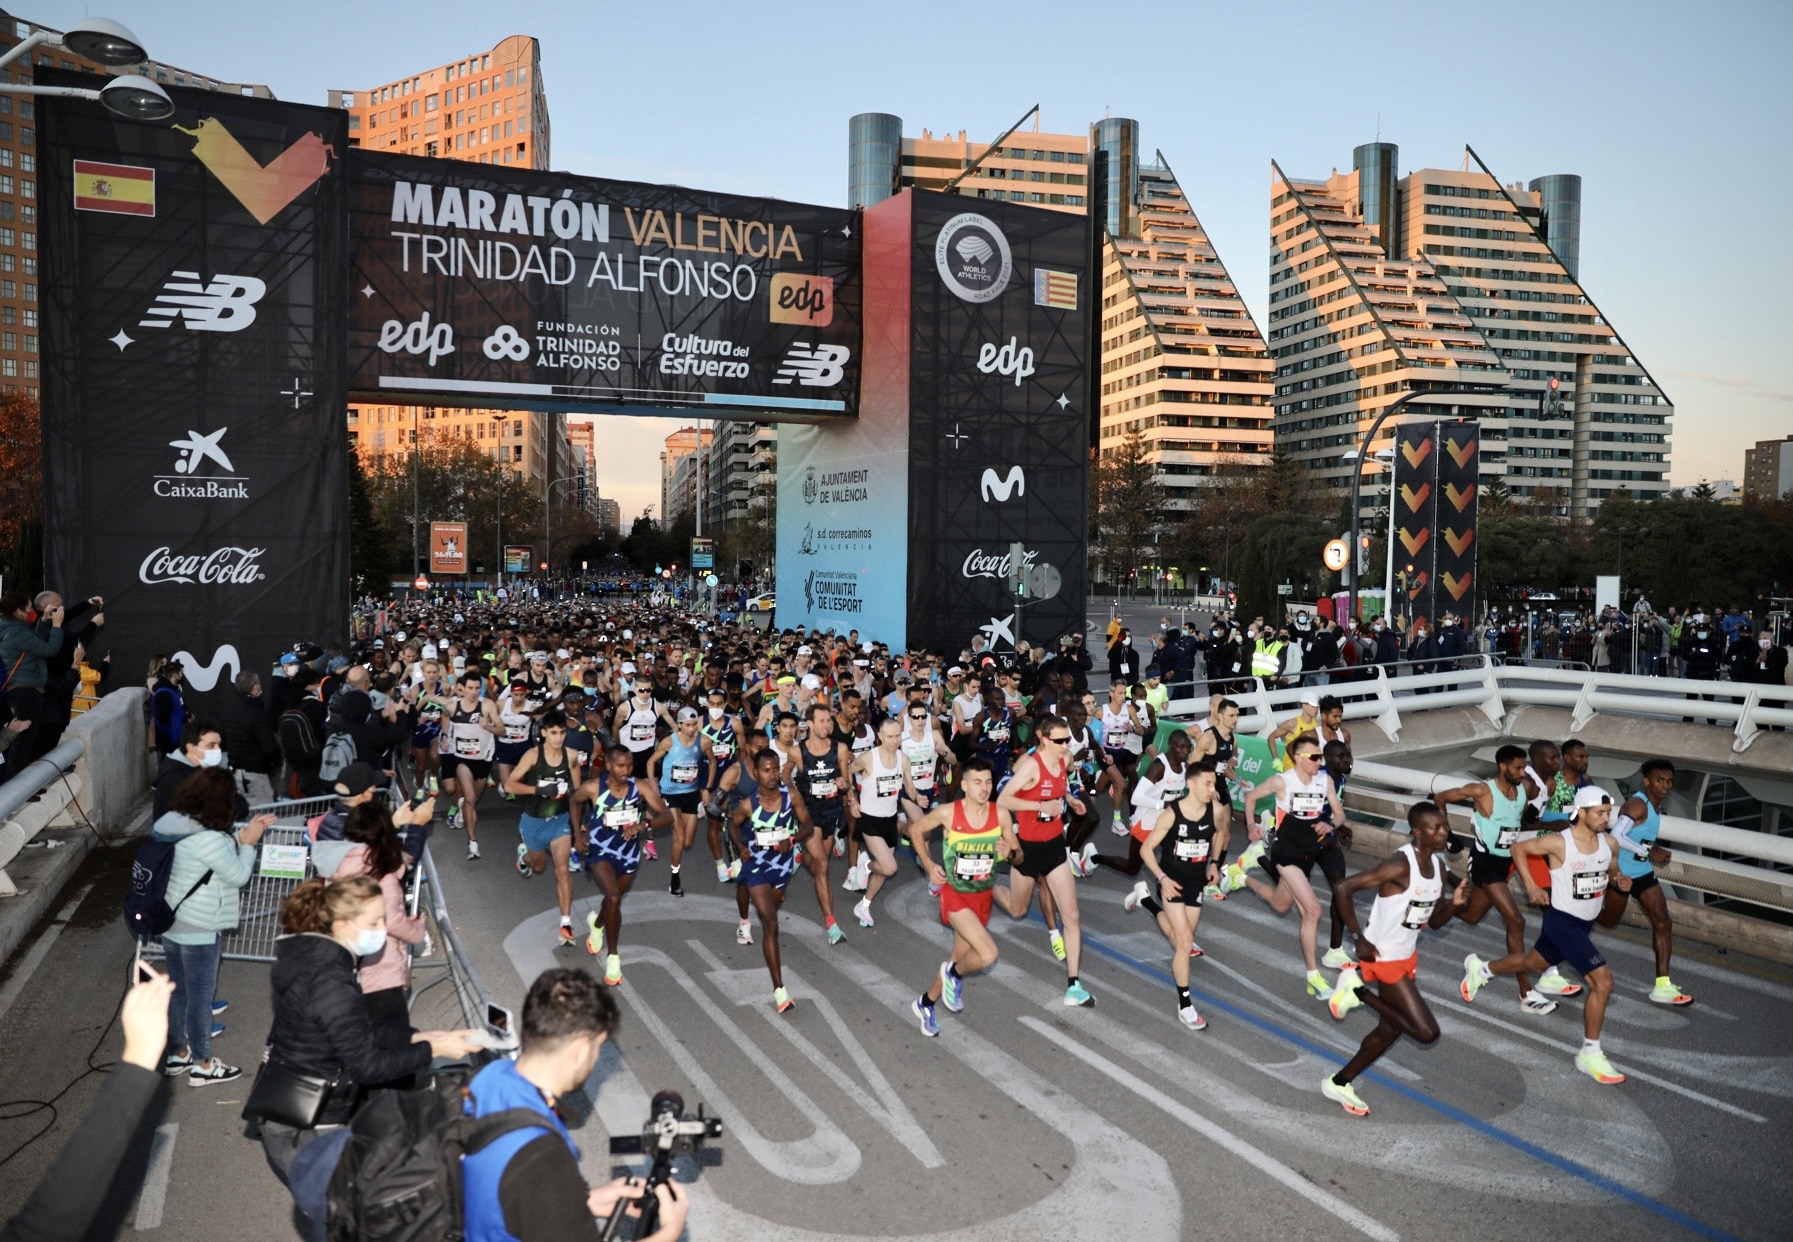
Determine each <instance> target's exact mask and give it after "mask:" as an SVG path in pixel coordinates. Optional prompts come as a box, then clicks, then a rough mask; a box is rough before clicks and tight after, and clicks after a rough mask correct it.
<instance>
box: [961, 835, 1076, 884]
mask: <svg viewBox="0 0 1793 1242" xmlns="http://www.w3.org/2000/svg"><path fill="white" fill-rule="evenodd" d="M1070 858H1071V856H1070V854H1069V853H1067V852H1066V850H1065V838H1064V834H1063V833H1060V834H1059V835H1058V836H1056V837H1053V838H1052V840H1050V841H1023V842H1021V861H1020V862H1018V863H1016V864H1015V870H1017V871H1019V872H1020V873H1021V874H1022V875H1025V876H1029V877H1031V878H1033V879H1035V880H1043V879H1045V878H1046V877H1047V876H1049V875H1051V874H1052V873H1053V872H1054V871H1056V870H1057V869H1058V868H1060V867H1062V866H1064V865H1065V864H1066V863H1068V862H1069V861H1070ZM940 891H941V892H945V891H946V890H945V889H942V890H940Z"/></svg>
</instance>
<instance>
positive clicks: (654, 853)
mask: <svg viewBox="0 0 1793 1242" xmlns="http://www.w3.org/2000/svg"><path fill="white" fill-rule="evenodd" d="M641 856H642V857H643V858H647V859H651V860H652V861H654V862H659V861H660V851H659V849H658V848H657V847H656V846H655V845H654V839H653V838H652V837H644V838H642V842H641Z"/></svg>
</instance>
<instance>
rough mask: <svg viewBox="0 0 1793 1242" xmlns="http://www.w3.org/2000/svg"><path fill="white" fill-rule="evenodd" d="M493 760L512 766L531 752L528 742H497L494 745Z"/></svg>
mask: <svg viewBox="0 0 1793 1242" xmlns="http://www.w3.org/2000/svg"><path fill="white" fill-rule="evenodd" d="M492 749H493V755H492V759H493V761H494V762H496V763H502V764H505V765H507V766H508V765H511V764H514V763H516V762H517V760H519V759H521V758H522V757H523V756H524V755H525V754H527V753H528V751H529V743H528V742H497V743H494V744H493V748H492Z"/></svg>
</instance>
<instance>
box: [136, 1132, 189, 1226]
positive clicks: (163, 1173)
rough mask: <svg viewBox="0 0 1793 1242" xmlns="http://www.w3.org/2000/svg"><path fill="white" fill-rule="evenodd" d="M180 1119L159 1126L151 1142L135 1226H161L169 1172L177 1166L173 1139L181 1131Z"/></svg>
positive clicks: (138, 1198) (165, 1203) (166, 1201)
mask: <svg viewBox="0 0 1793 1242" xmlns="http://www.w3.org/2000/svg"><path fill="white" fill-rule="evenodd" d="M180 1132H181V1126H180V1122H178V1121H171V1122H169V1123H168V1124H167V1125H162V1126H157V1127H156V1132H155V1134H154V1135H153V1136H152V1137H151V1139H150V1143H149V1167H148V1168H146V1169H145V1170H144V1173H143V1189H142V1190H141V1191H139V1192H138V1194H137V1218H136V1220H135V1222H133V1224H132V1226H131V1227H132V1228H133V1229H137V1230H145V1229H160V1228H161V1227H162V1209H163V1208H164V1207H165V1206H167V1203H168V1174H169V1171H170V1170H172V1169H173V1168H174V1140H175V1138H176V1137H177V1136H178V1135H179V1134H180Z"/></svg>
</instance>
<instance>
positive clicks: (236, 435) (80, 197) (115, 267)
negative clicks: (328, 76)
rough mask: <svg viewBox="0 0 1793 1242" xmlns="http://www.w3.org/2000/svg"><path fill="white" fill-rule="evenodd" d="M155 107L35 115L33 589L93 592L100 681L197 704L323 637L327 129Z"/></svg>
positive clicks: (333, 150)
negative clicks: (100, 619) (179, 695)
mask: <svg viewBox="0 0 1793 1242" xmlns="http://www.w3.org/2000/svg"><path fill="white" fill-rule="evenodd" d="M39 81H40V82H48V83H51V84H57V85H85V86H94V85H99V84H100V80H96V79H89V78H83V77H80V76H78V75H73V74H55V73H48V72H45V71H41V70H40V72H39ZM169 94H170V95H171V96H172V98H173V99H174V101H175V104H176V106H177V112H176V114H175V116H174V118H173V121H172V123H164V124H153V125H151V124H135V123H131V122H127V121H122V120H119V119H118V118H116V117H115V116H113V115H112V114H111V113H110V112H108V111H107V110H106V109H105V108H103V107H102V106H101V105H99V104H98V103H90V102H83V101H78V100H72V99H69V100H65V99H46V100H44V101H42V102H41V103H40V104H39V107H40V108H41V113H40V118H41V119H40V126H39V130H38V154H39V158H40V160H41V164H40V166H39V169H38V175H39V179H40V182H39V183H40V191H39V194H38V202H39V210H40V212H41V216H40V221H39V227H40V230H41V234H42V238H43V245H42V256H43V265H44V266H43V274H42V281H41V288H42V306H43V341H44V355H43V356H44V375H43V415H44V493H45V496H44V499H45V523H44V527H45V531H46V536H45V542H46V557H45V560H46V581H47V583H48V585H49V586H51V587H52V588H53V589H56V590H58V591H61V592H62V593H63V595H64V596H65V597H67V598H69V599H77V598H82V597H85V596H90V595H96V594H97V595H101V596H104V597H105V601H106V603H105V617H106V626H105V629H104V630H103V631H102V635H103V637H102V639H101V641H100V644H99V645H102V646H104V647H105V648H107V649H109V650H110V652H111V654H112V657H113V670H114V676H115V678H116V679H117V681H118V682H121V683H124V684H129V683H132V682H136V681H139V680H141V679H142V677H143V673H144V669H145V667H146V662H147V660H148V658H149V657H150V655H151V654H162V655H178V656H179V658H180V659H181V661H182V663H183V664H185V666H186V669H187V676H188V683H189V686H190V687H191V688H192V689H194V690H197V691H200V692H204V691H207V690H211V689H212V688H213V687H214V686H218V687H224V686H225V685H227V683H228V679H229V678H230V677H231V676H233V675H234V674H235V673H236V672H238V671H239V670H241V669H243V668H250V669H255V670H258V671H262V672H263V673H264V677H265V674H266V670H267V669H268V668H269V667H270V665H271V664H272V662H273V660H274V659H275V657H276V656H277V654H278V653H279V651H280V650H282V649H284V648H288V647H290V646H291V645H292V644H293V643H294V642H295V641H296V640H299V639H307V640H313V641H318V642H325V641H330V640H332V639H339V638H341V637H343V636H344V633H345V630H346V621H347V613H348V604H349V581H348V530H347V524H346V521H345V518H344V515H345V512H346V507H347V474H346V470H347V461H346V451H347V450H346V445H345V420H344V412H345V409H346V405H347V393H346V389H345V384H344V378H345V372H344V354H343V343H342V330H341V322H342V308H343V306H344V305H345V304H346V300H347V296H348V291H347V286H346V284H345V282H344V279H343V276H344V273H345V272H346V271H347V268H348V264H347V258H346V255H345V253H344V246H343V240H344V239H343V230H342V219H343V202H342V176H341V171H340V168H339V166H338V159H339V158H340V154H341V152H342V151H344V150H345V148H346V146H347V130H346V125H347V119H346V116H345V114H344V113H342V112H340V111H333V110H329V109H324V108H311V107H305V106H301V105H295V104H285V103H277V102H274V101H271V100H264V99H252V98H242V97H238V96H232V95H225V94H218V93H212V92H204V91H193V90H184V89H179V88H170V89H169ZM32 283H36V282H32ZM93 654H94V655H95V656H96V658H97V655H98V653H97V652H96V653H93Z"/></svg>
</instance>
